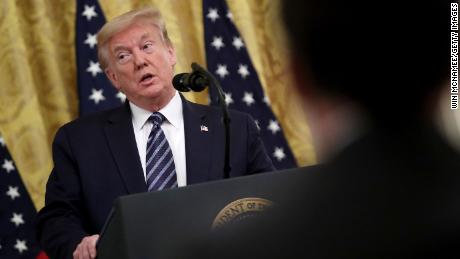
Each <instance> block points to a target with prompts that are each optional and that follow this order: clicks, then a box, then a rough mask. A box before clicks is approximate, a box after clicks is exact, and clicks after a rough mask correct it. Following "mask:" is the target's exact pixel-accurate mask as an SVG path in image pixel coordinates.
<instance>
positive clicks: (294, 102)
mask: <svg viewBox="0 0 460 259" xmlns="http://www.w3.org/2000/svg"><path fill="white" fill-rule="evenodd" d="M278 1H279V0H254V1H246V0H228V1H227V2H228V4H229V7H230V10H231V11H232V13H233V16H234V21H235V23H236V25H237V27H238V28H239V30H240V32H241V34H242V36H243V38H244V40H245V43H246V46H247V48H248V50H249V54H250V56H251V58H252V61H253V63H254V66H255V68H256V70H257V71H258V74H259V77H260V80H261V82H262V84H263V87H264V90H265V92H266V94H267V95H268V97H269V99H270V101H271V104H272V107H273V110H274V112H275V114H276V116H277V117H278V120H279V122H280V124H281V125H282V127H283V129H284V132H285V135H286V137H287V138H288V142H289V144H290V146H291V148H292V150H293V152H294V155H295V157H296V159H297V161H298V163H299V165H308V164H313V163H314V162H315V154H314V151H313V146H312V144H311V137H310V134H309V131H308V128H307V124H306V122H305V120H304V115H303V114H302V112H301V109H300V103H299V101H298V99H297V95H296V94H295V93H294V92H293V90H292V89H291V88H290V87H289V86H290V85H291V82H290V81H289V76H288V72H287V69H286V59H285V57H286V56H287V49H286V48H285V45H284V42H283V41H282V39H283V38H284V37H283V31H282V30H281V26H280V21H279V17H278V4H279V2H278ZM99 2H100V4H101V7H102V9H103V10H104V13H105V16H106V19H108V20H110V19H112V18H113V17H115V16H117V15H119V14H121V13H123V12H125V11H128V10H130V9H132V8H137V7H140V6H143V5H148V4H150V5H155V6H156V7H158V8H159V9H160V10H161V11H162V13H163V15H164V18H165V21H166V25H167V28H168V32H169V33H170V36H171V39H172V41H173V43H174V45H175V48H176V51H177V56H178V64H177V65H176V72H185V71H189V70H190V64H191V62H193V61H195V62H198V63H200V64H205V53H204V42H203V26H202V20H203V18H202V10H201V6H202V3H201V1H197V0H150V1H147V0H139V1H135V0H132V1H126V0H100V1H99ZM75 7H76V3H75V1H68V0H53V1H49V0H22V1H13V0H4V1H0V35H2V37H1V38H0V59H1V60H2V61H1V62H0V82H1V85H0V133H1V134H2V135H3V138H4V139H5V142H6V144H7V147H8V148H9V150H10V153H11V155H12V157H13V159H14V161H15V162H16V166H17V169H18V171H19V172H20V174H21V177H22V179H23V181H24V183H25V185H26V188H27V189H28V191H29V193H30V195H31V198H32V200H33V202H34V204H35V206H36V208H37V209H39V208H41V207H42V206H43V203H44V191H45V184H46V180H47V179H48V175H49V173H50V171H51V168H52V159H51V142H52V139H53V137H54V134H55V132H56V130H57V129H58V127H60V126H61V125H63V124H64V123H66V122H68V121H70V120H72V119H74V118H76V117H77V116H78V114H77V111H78V96H77V91H76V87H77V86H76V58H75V47H74V40H75V32H74V30H75V12H76V10H75ZM186 96H187V98H188V99H189V100H192V101H195V102H199V103H206V100H207V94H206V93H200V94H187V95H186Z"/></svg>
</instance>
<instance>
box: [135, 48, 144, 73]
mask: <svg viewBox="0 0 460 259" xmlns="http://www.w3.org/2000/svg"><path fill="white" fill-rule="evenodd" d="M133 57H134V65H135V66H136V69H142V68H143V67H145V66H146V65H147V62H146V60H145V56H144V55H143V53H142V51H134V52H133Z"/></svg>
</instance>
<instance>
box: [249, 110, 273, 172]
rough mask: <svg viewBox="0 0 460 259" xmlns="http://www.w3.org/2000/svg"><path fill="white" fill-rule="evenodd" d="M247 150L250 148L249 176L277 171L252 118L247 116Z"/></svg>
mask: <svg viewBox="0 0 460 259" xmlns="http://www.w3.org/2000/svg"><path fill="white" fill-rule="evenodd" d="M246 118H247V123H246V125H247V130H248V138H247V141H248V143H247V148H248V152H247V154H248V160H247V161H248V167H247V168H248V174H257V173H263V172H271V171H274V170H275V167H274V166H273V163H272V160H271V159H270V157H269V156H268V154H267V150H266V149H265V146H264V144H263V142H262V139H261V138H260V134H259V130H258V129H257V126H256V123H255V121H254V119H252V117H251V116H249V115H247V116H246Z"/></svg>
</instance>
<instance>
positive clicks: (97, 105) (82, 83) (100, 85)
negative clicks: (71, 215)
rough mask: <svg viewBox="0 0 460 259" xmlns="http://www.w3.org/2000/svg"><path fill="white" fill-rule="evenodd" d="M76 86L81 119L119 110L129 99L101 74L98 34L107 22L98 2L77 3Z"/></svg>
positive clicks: (92, 0) (102, 72)
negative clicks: (111, 110)
mask: <svg viewBox="0 0 460 259" xmlns="http://www.w3.org/2000/svg"><path fill="white" fill-rule="evenodd" d="M76 15H77V17H76V26H77V28H76V42H75V46H76V51H77V53H76V56H77V85H78V97H79V101H80V105H79V109H80V115H85V114H87V113H91V112H95V111H101V110H106V109H109V108H113V107H116V106H120V104H121V103H123V102H124V101H125V99H126V97H125V95H124V94H123V93H121V92H118V91H117V90H116V89H115V87H113V86H112V85H111V83H110V81H109V80H108V79H107V77H106V76H105V74H104V71H102V69H101V67H100V65H99V62H98V59H97V40H96V34H97V32H98V31H99V29H100V28H101V27H102V25H104V23H105V18H104V14H103V13H102V9H101V7H100V6H99V3H98V1H96V0H77V13H76Z"/></svg>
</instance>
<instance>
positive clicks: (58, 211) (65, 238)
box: [37, 128, 88, 259]
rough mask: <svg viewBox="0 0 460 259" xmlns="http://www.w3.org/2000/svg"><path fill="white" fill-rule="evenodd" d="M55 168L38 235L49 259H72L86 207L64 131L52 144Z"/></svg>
mask: <svg viewBox="0 0 460 259" xmlns="http://www.w3.org/2000/svg"><path fill="white" fill-rule="evenodd" d="M53 160H54V168H53V170H52V172H51V174H50V177H49V179H48V182H47V184H46V195H45V207H44V208H43V209H41V210H40V212H39V213H38V216H37V235H38V240H39V243H40V245H41V247H42V248H43V249H44V250H45V251H46V253H47V254H48V256H50V258H59V259H63V258H72V257H73V256H72V253H73V251H74V250H75V248H76V246H77V245H78V243H80V241H81V239H82V238H83V237H84V236H87V235H88V234H87V233H85V231H84V224H85V223H84V222H83V219H84V216H85V215H83V214H84V205H83V198H82V194H81V184H80V179H79V174H78V168H77V165H76V162H75V160H74V158H73V155H72V149H71V146H70V144H69V141H68V137H67V134H66V132H65V128H61V129H59V131H58V132H57V134H56V137H55V139H54V142H53Z"/></svg>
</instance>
